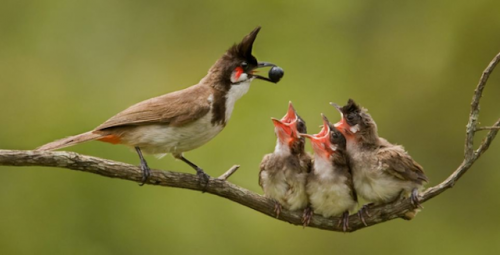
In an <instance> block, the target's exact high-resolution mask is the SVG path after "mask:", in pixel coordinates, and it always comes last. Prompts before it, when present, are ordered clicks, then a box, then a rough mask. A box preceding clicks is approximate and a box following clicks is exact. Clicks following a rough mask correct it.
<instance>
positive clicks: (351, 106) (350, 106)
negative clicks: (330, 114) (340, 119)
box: [341, 98, 361, 114]
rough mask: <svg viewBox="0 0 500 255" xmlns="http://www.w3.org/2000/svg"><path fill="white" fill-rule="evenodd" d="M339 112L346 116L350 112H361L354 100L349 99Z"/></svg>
mask: <svg viewBox="0 0 500 255" xmlns="http://www.w3.org/2000/svg"><path fill="white" fill-rule="evenodd" d="M341 111H342V113H343V114H348V113H351V112H355V113H359V112H361V108H360V107H359V105H358V104H356V102H354V100H352V99H350V98H349V100H348V101H347V104H346V105H344V106H342V108H341Z"/></svg>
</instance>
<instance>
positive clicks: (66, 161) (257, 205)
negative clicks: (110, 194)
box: [0, 53, 500, 232]
mask: <svg viewBox="0 0 500 255" xmlns="http://www.w3.org/2000/svg"><path fill="white" fill-rule="evenodd" d="M498 62H500V53H499V54H498V55H496V56H495V58H494V59H493V60H492V61H491V62H490V64H489V65H488V66H487V67H486V69H485V70H484V72H483V74H482V75H481V78H480V80H479V83H478V85H477V87H476V90H475V92H474V96H473V98H472V103H471V111H470V114H469V121H468V123H467V126H466V139H465V149H464V160H463V162H462V163H461V164H460V166H458V168H457V169H456V170H455V171H454V172H453V173H452V174H451V175H450V176H449V177H448V178H447V179H446V180H444V181H443V182H441V183H440V184H438V185H436V186H434V187H431V188H428V189H427V190H425V191H424V192H423V193H422V194H420V197H419V200H420V203H424V202H425V201H427V200H429V199H432V198H433V197H435V196H437V195H439V194H441V193H442V192H444V191H445V190H447V189H449V188H451V187H453V185H455V183H456V182H457V181H458V180H459V179H460V177H462V176H463V175H464V174H465V173H466V172H467V170H469V168H470V167H471V166H472V165H473V164H474V162H475V161H476V160H477V159H478V158H479V157H480V156H481V155H482V154H483V153H484V152H485V151H486V150H487V149H488V148H489V145H490V144H491V142H492V141H493V139H494V138H495V136H496V134H497V133H498V131H499V127H500V119H499V120H498V121H497V122H495V123H494V124H493V126H492V127H484V128H478V127H477V122H478V118H479V101H480V99H481V96H482V93H483V90H484V87H485V85H486V82H487V81H488V77H489V75H490V74H491V72H492V71H493V69H494V68H495V66H496V65H497V64H498ZM486 129H487V130H489V132H488V134H487V135H486V136H485V137H484V139H483V141H482V142H481V144H480V145H479V147H478V149H477V150H474V147H473V140H474V135H475V131H477V130H486ZM0 165H5V166H47V167H60V168H67V169H72V170H77V171H82V172H88V173H93V174H98V175H102V176H106V177H111V178H119V179H123V180H129V181H134V182H140V181H141V177H142V172H141V169H140V168H139V167H137V166H133V165H129V164H125V163H120V162H116V161H112V160H107V159H101V158H96V157H91V156H86V155H81V154H77V153H74V152H65V151H20V150H0ZM238 167H239V166H233V167H232V168H231V169H229V170H228V171H227V172H226V173H224V174H223V175H221V176H220V177H219V178H210V180H209V184H208V186H207V187H206V193H210V194H214V195H217V196H220V197H224V198H227V199H229V200H231V201H234V202H236V203H239V204H241V205H244V206H246V207H249V208H252V209H254V210H256V211H259V212H261V213H263V214H266V215H268V216H270V217H273V218H274V217H275V215H274V201H273V200H271V199H268V198H266V197H264V196H261V195H259V194H256V193H254V192H251V191H249V190H247V189H245V188H242V187H239V186H237V185H234V184H232V183H230V182H228V181H227V178H229V176H231V175H232V174H233V173H234V172H235V171H236V170H237V169H238ZM147 184H150V185H159V186H166V187H174V188H184V189H191V190H198V191H202V190H203V187H202V186H200V184H199V179H198V177H197V176H196V175H192V174H187V173H179V172H173V171H161V170H152V171H151V177H150V179H149V180H148V182H147ZM414 209H415V208H414V207H413V205H412V204H411V202H410V200H409V199H403V200H399V201H396V202H393V203H390V204H386V205H379V206H372V207H370V208H369V215H366V216H365V222H366V225H365V224H364V223H363V222H361V220H360V219H359V217H358V216H357V215H356V214H354V215H351V216H349V229H348V231H349V232H354V231H356V230H359V229H363V228H365V227H368V226H373V225H376V224H379V223H382V222H386V221H389V220H392V219H396V218H407V217H408V215H407V213H409V212H412V211H413V210H414ZM279 220H282V221H286V222H289V223H291V224H294V225H298V226H302V212H301V211H288V210H282V211H281V213H280V216H279ZM339 221H340V218H338V217H335V218H324V217H321V216H320V215H313V217H312V219H311V222H310V224H309V227H313V228H320V229H326V230H332V231H342V226H341V225H340V224H339Z"/></svg>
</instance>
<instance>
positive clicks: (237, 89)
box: [226, 74, 253, 121]
mask: <svg viewBox="0 0 500 255" xmlns="http://www.w3.org/2000/svg"><path fill="white" fill-rule="evenodd" d="M243 75H246V74H241V76H240V78H241V77H242V76H243ZM252 80H253V78H251V79H247V80H246V81H244V82H241V83H238V84H232V85H231V88H230V89H229V91H228V92H227V95H226V121H228V120H229V118H231V114H232V113H233V109H234V104H235V103H236V101H237V100H238V99H240V98H241V97H242V96H243V95H245V94H246V93H247V92H248V90H249V89H250V82H252Z"/></svg>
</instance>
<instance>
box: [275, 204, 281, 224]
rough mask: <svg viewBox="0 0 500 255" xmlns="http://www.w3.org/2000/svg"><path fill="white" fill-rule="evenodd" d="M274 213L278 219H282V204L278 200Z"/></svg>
mask: <svg viewBox="0 0 500 255" xmlns="http://www.w3.org/2000/svg"><path fill="white" fill-rule="evenodd" d="M274 213H275V214H276V219H277V218H278V217H280V213H281V204H280V203H279V202H278V201H276V200H274Z"/></svg>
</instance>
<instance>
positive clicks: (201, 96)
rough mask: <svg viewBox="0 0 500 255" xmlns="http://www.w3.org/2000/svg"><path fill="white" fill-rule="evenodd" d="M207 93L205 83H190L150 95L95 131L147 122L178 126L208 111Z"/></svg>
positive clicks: (208, 92) (209, 91) (207, 88)
mask: <svg viewBox="0 0 500 255" xmlns="http://www.w3.org/2000/svg"><path fill="white" fill-rule="evenodd" d="M210 94H211V88H210V87H209V86H206V85H194V86H191V87H189V88H186V89H183V90H179V91H175V92H172V93H169V94H166V95H162V96H159V97H154V98H151V99H148V100H145V101H142V102H140V103H137V104H135V105H132V106H130V107H129V108H127V109H125V110H124V111H122V112H120V113H118V114H117V115H115V116H113V117H111V118H110V119H109V120H107V121H106V122H104V123H103V124H101V125H100V126H98V127H97V128H96V129H95V130H103V129H107V128H112V127H117V126H124V125H143V124H151V123H165V124H169V125H172V126H182V125H185V124H187V123H190V122H192V121H194V120H196V119H198V118H200V117H202V116H203V115H205V114H206V113H208V111H209V110H210V101H209V96H210Z"/></svg>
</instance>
